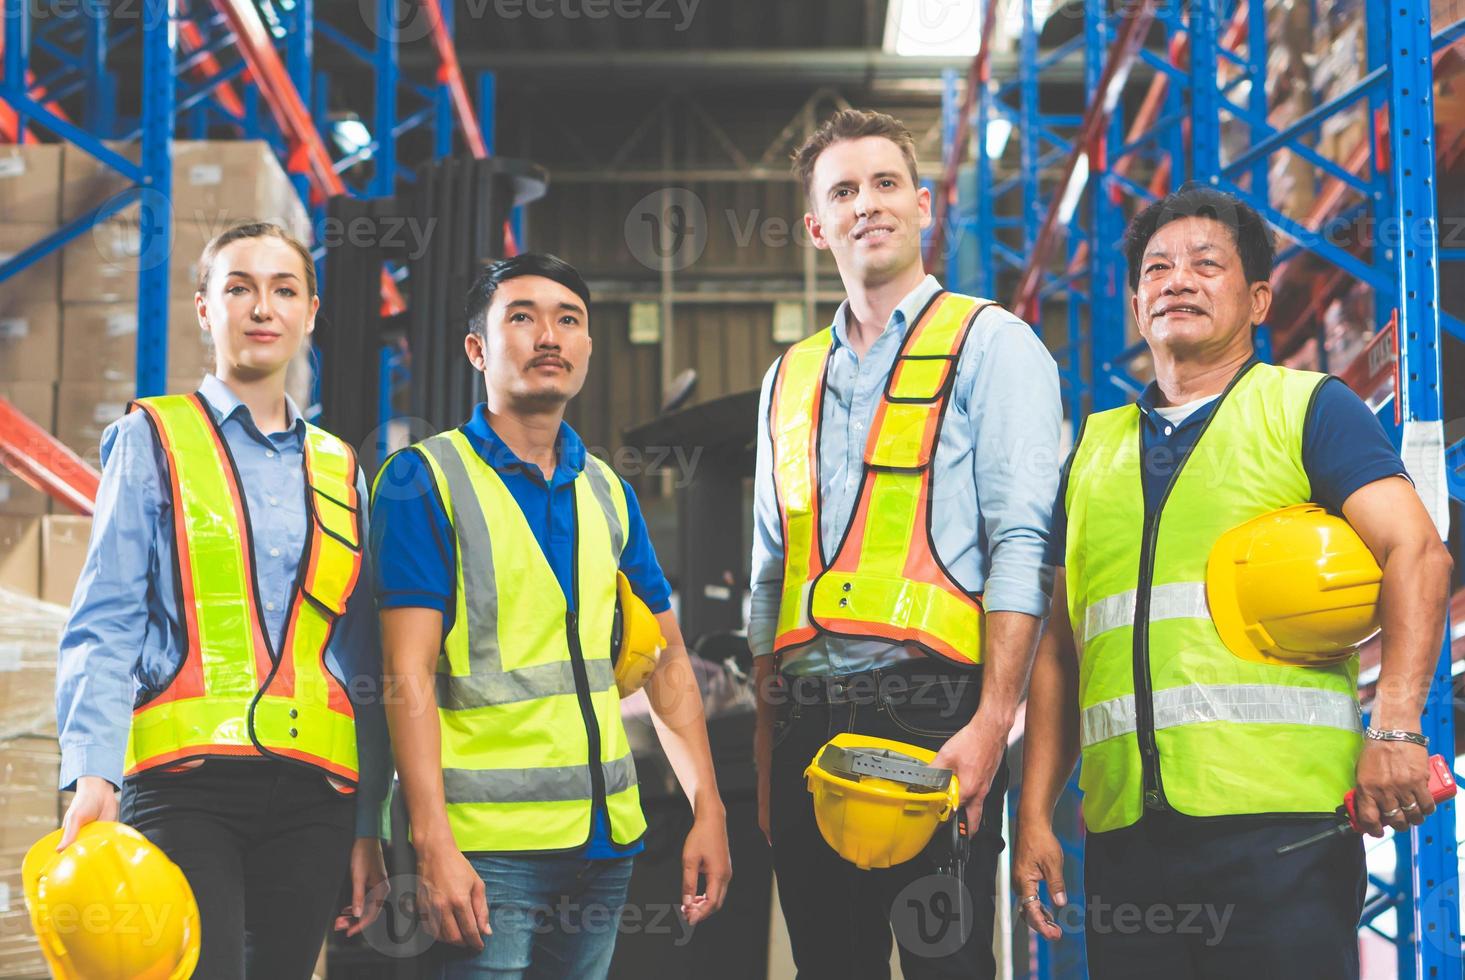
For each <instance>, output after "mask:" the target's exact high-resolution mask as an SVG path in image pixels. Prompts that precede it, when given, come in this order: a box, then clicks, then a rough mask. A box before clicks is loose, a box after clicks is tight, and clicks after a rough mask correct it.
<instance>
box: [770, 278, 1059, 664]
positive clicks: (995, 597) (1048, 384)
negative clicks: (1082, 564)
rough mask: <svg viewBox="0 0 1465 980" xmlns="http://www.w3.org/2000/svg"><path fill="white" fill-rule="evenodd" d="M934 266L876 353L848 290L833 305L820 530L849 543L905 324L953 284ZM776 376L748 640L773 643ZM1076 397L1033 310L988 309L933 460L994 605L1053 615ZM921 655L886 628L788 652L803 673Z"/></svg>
mask: <svg viewBox="0 0 1465 980" xmlns="http://www.w3.org/2000/svg"><path fill="white" fill-rule="evenodd" d="M940 288H941V286H940V284H939V283H938V282H937V281H936V279H935V278H934V277H932V276H927V277H926V278H925V280H924V281H922V282H921V284H920V285H919V286H917V287H916V288H915V289H914V290H912V291H911V292H910V293H909V294H908V295H907V296H906V297H905V298H904V299H902V300H901V301H900V303H899V305H897V306H896V308H895V311H894V312H893V313H892V314H891V316H890V321H889V322H888V323H887V324H886V325H885V330H884V331H883V332H882V333H881V334H880V336H879V337H878V338H877V339H876V340H875V343H874V344H873V345H872V346H871V347H870V350H869V351H868V352H866V354H865V356H864V357H863V358H861V357H858V356H857V355H856V354H855V352H854V350H853V349H852V348H851V347H850V345H849V340H848V333H847V327H846V323H847V321H848V317H849V301H848V300H846V301H845V302H844V303H842V304H841V305H840V307H839V310H838V312H837V313H836V314H835V317H834V343H833V349H832V350H831V351H830V354H829V369H828V389H827V391H826V393H825V398H824V411H823V419H822V423H821V427H820V430H819V499H820V520H819V535H820V539H821V541H822V543H823V546H824V551H825V554H826V555H829V556H831V558H832V556H833V554H834V551H835V549H836V548H838V547H839V542H840V538H841V537H842V535H843V533H844V529H845V526H846V525H847V524H848V523H849V521H850V516H851V514H852V513H853V511H854V507H855V504H856V503H857V502H858V500H859V492H860V478H861V475H862V473H863V472H864V462H863V460H864V450H865V441H866V438H867V436H868V433H869V429H870V426H871V425H872V424H873V423H874V420H875V412H876V410H877V409H878V408H879V405H880V396H881V393H882V392H883V390H884V388H885V382H886V379H887V378H888V377H889V376H890V372H891V371H892V370H893V369H894V367H895V359H896V355H897V354H898V353H899V352H900V347H901V344H902V342H903V341H904V339H905V335H906V330H907V329H908V327H909V326H910V325H911V324H912V323H913V322H914V321H915V319H916V317H917V316H918V315H919V314H920V312H921V310H922V308H924V307H925V305H926V304H927V302H929V301H930V300H931V298H932V297H934V296H935V295H936V293H937V292H938V291H939V290H940ZM777 371H778V365H777V364H776V363H775V364H774V366H773V367H772V368H770V369H769V371H768V374H767V376H766V377H765V378H764V379H763V394H762V398H761V399H760V402H759V409H758V455H757V478H756V482H755V485H754V505H753V507H754V512H753V562H752V574H751V581H752V600H751V602H752V608H751V612H750V615H749V618H748V644H749V646H750V647H751V648H752V651H753V653H754V654H755V655H757V656H766V655H768V654H770V653H772V652H773V640H774V635H775V633H776V631H777V625H778V606H779V602H780V600H781V598H782V592H783V529H782V524H781V522H780V520H779V516H778V501H777V498H776V496H775V493H774V487H773V449H772V444H771V443H770V441H769V436H768V400H769V391H770V388H771V387H772V383H773V378H774V376H775V374H776V373H777ZM1062 422H1063V409H1062V405H1061V403H1060V401H1059V396H1058V368H1057V366H1056V365H1055V364H1054V362H1053V357H1052V355H1050V354H1049V353H1048V350H1047V348H1045V347H1044V346H1043V343H1042V341H1041V340H1039V339H1038V337H1037V335H1036V334H1034V333H1033V330H1032V328H1031V327H1029V326H1028V325H1027V324H1026V323H1024V322H1023V321H1022V320H1021V319H1019V318H1018V317H1016V316H1014V315H1013V314H1011V313H1009V312H1007V311H1006V310H1004V309H1001V308H1000V307H995V306H994V307H991V308H989V309H988V310H986V311H985V312H983V313H982V314H981V316H979V317H978V318H977V322H976V323H975V325H974V326H973V328H972V333H971V335H970V336H969V337H968V338H967V341H966V345H965V347H963V348H962V353H961V357H960V359H959V360H958V361H957V371H956V381H955V385H954V388H953V392H952V397H951V402H950V404H949V405H948V406H947V410H946V417H945V420H944V421H943V422H942V425H941V435H940V440H939V442H938V444H937V447H936V455H935V459H934V460H933V462H932V465H933V471H932V481H933V482H932V487H933V491H932V492H933V497H934V499H933V501H932V522H931V524H932V538H933V540H934V544H935V550H936V555H937V557H938V558H939V559H940V560H941V563H942V564H943V565H945V566H946V567H947V569H949V570H950V572H951V574H952V576H953V577H954V578H955V579H956V581H957V582H958V583H959V584H960V585H961V586H962V587H963V588H964V589H967V590H968V591H972V592H980V593H982V602H983V605H984V606H985V608H986V609H987V610H988V611H989V612H998V611H1006V612H1020V613H1026V614H1028V615H1031V616H1043V615H1046V614H1047V611H1048V598H1049V595H1050V594H1051V592H1052V586H1053V581H1052V569H1051V568H1050V567H1049V566H1048V565H1047V564H1045V562H1044V558H1043V556H1044V550H1045V547H1046V544H1047V540H1048V521H1049V517H1050V515H1051V511H1052V506H1053V493H1054V489H1055V487H1056V486H1057V482H1058V463H1059V460H1060V457H1059V452H1060V450H1059V432H1060V429H1061V427H1062ZM915 655H918V654H917V653H916V652H915V651H914V650H913V649H911V648H908V647H904V646H900V645H898V644H891V643H886V642H884V641H881V640H870V639H858V640H853V639H844V638H837V637H825V636H820V637H818V638H817V639H815V640H814V641H813V642H811V643H810V644H809V645H808V646H807V647H805V648H801V650H800V652H799V655H798V657H797V658H796V659H794V660H792V661H790V662H789V664H788V667H787V669H788V671H789V672H790V673H820V674H844V673H850V672H853V671H859V670H868V669H870V668H873V667H879V666H883V665H886V664H889V663H892V662H894V661H898V660H903V659H907V658H909V657H911V656H915Z"/></svg>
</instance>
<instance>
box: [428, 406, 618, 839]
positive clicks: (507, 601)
mask: <svg viewBox="0 0 1465 980" xmlns="http://www.w3.org/2000/svg"><path fill="white" fill-rule="evenodd" d="M414 448H415V450H416V451H417V452H419V453H420V454H421V455H422V457H423V458H424V459H425V460H426V461H427V463H428V465H429V468H430V469H431V471H432V477H433V480H434V482H435V483H436V485H437V491H438V494H439V495H440V496H441V498H442V502H443V507H444V509H445V510H446V511H447V516H448V520H449V521H450V522H451V523H452V525H453V531H454V535H455V537H456V541H457V554H458V561H457V589H456V593H457V597H456V600H455V605H454V617H453V625H452V627H451V629H449V631H448V634H447V636H446V637H445V638H444V640H443V649H442V655H441V657H440V658H439V660H438V672H437V697H438V718H439V721H440V723H441V726H442V766H443V788H444V790H445V792H446V797H447V807H448V823H449V825H450V826H451V827H452V829H453V837H454V840H455V841H456V842H457V845H458V848H459V850H462V851H515V852H525V851H563V850H571V849H575V848H579V847H581V846H583V845H584V844H586V843H587V842H588V841H589V839H590V825H591V812H592V806H593V805H594V802H595V801H596V800H598V799H603V800H604V801H605V806H606V811H607V814H608V815H609V818H610V834H611V839H612V840H613V841H615V842H616V843H617V844H629V843H632V842H634V841H636V840H637V839H639V838H640V837H641V835H642V834H643V833H644V832H645V830H646V820H645V817H644V816H643V815H642V813H641V797H640V791H639V789H638V788H637V784H636V765H635V762H634V760H633V759H632V757H631V749H630V743H629V742H628V741H627V739H626V732H625V728H624V727H623V726H622V725H621V708H620V695H619V694H618V693H617V691H616V685H615V677H614V675H613V672H612V668H611V656H610V653H611V651H610V636H611V628H612V621H613V619H614V616H615V604H616V570H617V568H618V567H619V565H620V554H621V549H622V548H623V547H624V545H625V539H626V528H627V527H628V526H629V524H628V521H627V512H626V496H625V489H624V488H623V487H622V486H621V481H620V478H619V477H617V476H616V474H615V472H614V471H613V470H611V469H610V467H609V466H607V465H606V464H605V463H603V462H601V461H600V460H598V459H596V458H595V457H594V456H590V455H588V454H587V455H586V457H585V468H584V469H583V470H582V471H581V472H580V475H579V476H577V477H576V478H575V481H574V484H573V486H574V492H575V590H576V596H575V598H576V604H575V605H576V609H577V612H570V611H569V608H568V605H567V604H566V602H565V595H564V590H563V589H562V588H561V587H560V584H559V580H558V579H556V578H555V574H554V570H553V569H551V568H550V566H549V562H548V560H547V559H546V558H545V557H544V552H543V551H542V550H541V548H540V546H539V542H538V541H537V540H536V539H535V537H534V533H533V531H531V530H530V528H529V523H528V522H527V521H526V520H525V519H524V515H523V512H522V511H520V509H519V505H518V503H517V502H516V501H515V500H514V497H513V495H512V494H511V493H510V492H509V489H508V487H506V486H505V485H504V482H503V480H502V479H500V478H499V475H498V474H497V473H496V472H494V469H493V467H492V466H489V465H488V464H487V463H485V462H484V461H483V459H482V457H480V456H479V455H478V453H477V452H476V451H475V450H474V449H473V446H472V444H471V443H469V441H468V438H467V437H466V436H465V435H463V433H462V432H460V431H458V430H452V431H450V432H446V433H441V434H439V435H436V436H432V437H431V438H429V439H427V440H425V441H423V442H421V443H419V444H418V445H417V446H416V447H414Z"/></svg>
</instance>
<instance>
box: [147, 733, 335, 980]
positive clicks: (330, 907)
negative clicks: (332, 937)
mask: <svg viewBox="0 0 1465 980" xmlns="http://www.w3.org/2000/svg"><path fill="white" fill-rule="evenodd" d="M121 819H122V822H123V823H125V824H130V825H131V826H133V827H136V828H137V829H138V830H139V831H141V832H142V833H143V835H144V836H146V837H147V838H148V839H149V840H151V841H152V842H153V843H154V844H156V845H158V847H160V848H161V849H162V850H163V852H164V853H165V854H167V855H168V857H169V858H171V859H172V860H173V862H174V863H175V864H177V865H178V866H179V867H180V868H182V869H183V874H184V876H185V877H186V878H187V879H188V883H189V885H190V886H191V887H192V889H193V894H194V898H195V899H196V900H197V901H198V911H199V918H200V921H201V937H202V952H201V954H200V956H199V961H198V967H197V969H196V970H195V971H194V974H193V976H194V977H195V978H196V980H243V978H245V977H248V978H250V980H309V978H310V975H311V971H312V969H313V968H314V966H315V961H316V957H317V956H318V955H319V953H320V948H321V943H322V942H323V941H324V940H325V934H326V929H327V927H328V926H329V925H330V921H331V919H332V918H333V917H334V915H335V914H336V912H337V911H339V909H338V907H337V904H336V903H337V896H338V894H339V892H340V889H341V884H342V882H343V881H344V880H345V877H346V875H347V873H348V870H349V867H350V861H351V847H352V844H353V843H354V839H355V802H354V798H353V797H350V796H343V795H341V794H340V793H338V792H336V791H335V790H334V789H332V788H331V787H330V785H329V784H328V783H327V782H326V779H325V777H324V776H323V775H321V774H320V773H319V772H317V771H315V770H312V769H308V768H306V767H304V766H300V765H295V764H293V763H287V762H279V761H276V760H272V759H271V760H266V759H209V760H208V761H206V762H205V763H204V764H203V765H202V766H199V767H198V768H196V769H191V770H187V771H184V772H181V773H144V774H142V775H140V776H134V777H132V778H130V779H127V780H126V781H125V782H124V783H123V786H122V810H121Z"/></svg>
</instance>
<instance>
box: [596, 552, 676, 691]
mask: <svg viewBox="0 0 1465 980" xmlns="http://www.w3.org/2000/svg"><path fill="white" fill-rule="evenodd" d="M610 649H611V661H612V664H613V665H614V668H615V679H616V690H617V691H619V692H620V693H621V697H623V698H624V697H628V696H630V695H632V694H635V693H636V692H637V691H639V690H641V688H642V687H644V686H645V684H646V679H647V678H648V677H650V676H651V672H652V671H653V670H655V669H656V661H657V658H659V657H660V656H661V651H662V650H665V649H666V637H664V636H662V635H661V624H660V623H658V622H657V621H656V614H655V613H653V612H652V611H651V607H650V606H648V605H646V603H644V602H642V601H641V597H640V596H638V595H636V593H634V592H632V591H631V580H630V579H628V578H626V575H625V573H624V572H616V626H615V630H614V633H613V635H612V637H611V646H610Z"/></svg>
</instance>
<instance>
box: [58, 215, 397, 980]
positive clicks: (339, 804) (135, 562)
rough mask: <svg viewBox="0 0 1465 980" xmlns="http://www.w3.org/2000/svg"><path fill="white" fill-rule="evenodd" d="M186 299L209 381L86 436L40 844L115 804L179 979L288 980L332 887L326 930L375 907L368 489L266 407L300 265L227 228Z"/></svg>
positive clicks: (312, 955)
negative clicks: (93, 497)
mask: <svg viewBox="0 0 1465 980" xmlns="http://www.w3.org/2000/svg"><path fill="white" fill-rule="evenodd" d="M197 288H198V291H197V294H196V296H195V298H194V303H195V307H196V309H197V314H198V321H199V325H200V327H201V328H202V329H204V330H206V331H208V333H209V334H210V336H211V338H212V343H213V347H214V351H215V366H214V372H213V373H212V374H210V375H207V376H206V377H205V378H204V380H203V383H202V384H201V385H200V386H199V390H198V391H197V392H195V393H193V394H190V395H170V396H164V397H160V398H144V399H139V400H138V401H136V402H134V403H133V404H132V405H131V406H130V409H129V411H128V413H127V414H126V415H125V416H124V417H123V418H121V419H119V420H118V421H116V422H114V423H113V424H112V425H111V426H110V427H109V428H108V429H107V430H106V432H105V433H104V434H103V436H102V444H101V451H102V464H103V465H102V480H101V486H100V488H99V490H98V493H97V501H96V510H95V514H94V516H93V520H92V532H91V541H90V545H89V547H88V550H87V557H86V563H85V566H84V568H83V571H82V574H81V578H80V581H79V582H78V584H77V588H76V594H75V596H74V597H73V599H72V606H71V614H70V618H69V621H68V623H67V626H66V630H65V632H64V634H63V636H62V641H61V653H60V664H59V667H58V676H57V692H56V703H57V718H58V727H59V733H60V743H61V756H62V761H61V787H62V789H71V788H75V790H76V797H75V799H74V800H73V801H72V803H71V806H70V808H69V809H68V810H67V812H66V817H65V820H64V822H63V829H64V833H63V836H62V840H61V844H60V847H61V848H64V847H65V846H66V845H67V844H69V843H70V842H71V840H72V839H73V838H74V837H75V835H76V832H77V831H78V830H79V829H80V828H81V827H82V826H84V825H85V824H87V823H90V822H91V821H93V820H117V819H119V805H118V802H117V799H116V797H115V795H114V790H115V789H117V788H120V789H121V790H122V800H121V805H120V819H121V821H122V822H123V823H127V824H130V825H131V826H133V827H135V828H137V830H139V831H141V832H142V833H143V834H144V835H146V836H147V837H148V838H149V839H150V840H151V841H152V842H153V843H155V844H156V845H158V846H159V847H160V848H162V850H163V851H164V852H165V853H166V854H167V855H168V856H169V857H170V858H171V859H172V860H173V861H174V862H175V863H176V864H178V865H179V866H180V867H181V868H182V869H183V872H184V875H185V876H186V877H187V879H188V882H189V884H190V886H191V887H192V889H193V892H194V895H195V897H196V898H197V901H198V906H199V913H200V924H201V930H200V931H201V942H202V950H201V955H200V959H199V963H198V968H197V971H196V973H195V976H197V977H203V978H208V980H242V978H245V977H248V978H269V980H277V978H279V980H294V978H300V980H308V978H309V977H310V975H311V971H312V967H313V965H314V963H315V961H316V957H317V955H318V953H319V951H320V948H321V943H322V941H323V939H324V936H325V932H326V928H327V926H328V925H329V924H330V923H331V920H332V914H333V913H334V912H336V911H337V910H336V902H337V896H338V892H339V890H340V888H341V885H342V883H343V881H344V880H345V877H346V874H347V869H348V868H349V870H350V877H351V883H352V900H351V904H350V905H348V906H347V907H346V908H344V909H341V910H339V914H337V915H336V918H335V926H336V928H337V929H345V930H347V932H348V933H349V934H355V933H357V932H359V931H360V930H361V929H363V928H364V927H365V926H366V925H367V924H369V923H370V921H371V919H372V918H374V917H375V914H376V912H377V911H378V910H379V908H380V900H381V898H382V897H383V896H384V888H383V887H378V886H379V885H381V883H382V882H383V881H384V880H385V877H386V874H385V869H384V866H383V861H382V852H381V842H380V839H379V837H380V835H381V834H382V822H383V801H384V798H385V796H386V789H387V784H388V781H389V779H390V749H389V746H388V744H387V734H386V726H385V722H384V716H383V714H382V709H381V704H380V700H379V698H377V697H375V692H376V691H378V690H379V689H380V673H381V654H380V648H379V643H378V627H377V619H376V611H375V609H374V608H373V605H374V603H373V599H372V594H371V585H370V583H371V575H370V574H369V572H368V569H365V568H363V567H362V562H363V560H364V558H365V553H364V551H363V549H362V542H363V541H364V540H365V538H366V527H365V524H366V512H365V506H364V504H365V501H366V489H365V485H364V482H363V478H362V475H361V473H360V471H359V469H358V467H357V465H356V457H355V454H354V452H353V451H352V449H351V447H350V446H348V445H347V444H346V443H344V442H342V441H341V440H340V439H338V438H336V437H335V436H332V435H331V434H329V433H327V432H324V431H323V430H321V429H318V428H316V427H315V426H312V425H310V424H309V423H307V422H306V421H305V420H304V418H302V417H301V414H300V411H299V409H298V407H297V406H296V405H295V403H294V402H293V401H292V400H291V399H290V397H289V396H288V395H286V393H285V375H286V370H287V368H288V367H289V365H290V362H291V360H292V359H293V358H294V357H295V355H296V353H297V352H298V351H299V350H300V349H301V346H302V345H303V344H305V343H306V342H307V341H308V338H309V336H310V334H311V332H312V331H313V330H314V328H315V313H316V310H317V308H318V307H319V305H320V299H319V297H318V296H317V295H316V281H315V266H314V263H313V262H312V260H311V256H310V252H309V250H308V249H307V248H306V247H305V246H304V245H303V244H301V243H300V242H299V241H297V240H296V239H295V238H294V237H292V236H291V235H290V234H289V233H288V232H286V231H285V230H284V229H282V228H281V227H279V226H277V225H273V224H267V223H254V224H246V225H240V226H237V227H234V228H231V229H229V230H227V231H225V232H223V233H222V234H220V235H218V236H217V237H215V238H214V239H213V240H212V241H210V242H209V244H208V245H207V246H206V247H205V248H204V251H203V255H202V256H201V258H200V259H199V274H198V287H197ZM353 694H354V695H356V696H355V697H354V698H353ZM368 898H370V899H371V900H372V901H368ZM364 906H369V907H364Z"/></svg>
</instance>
